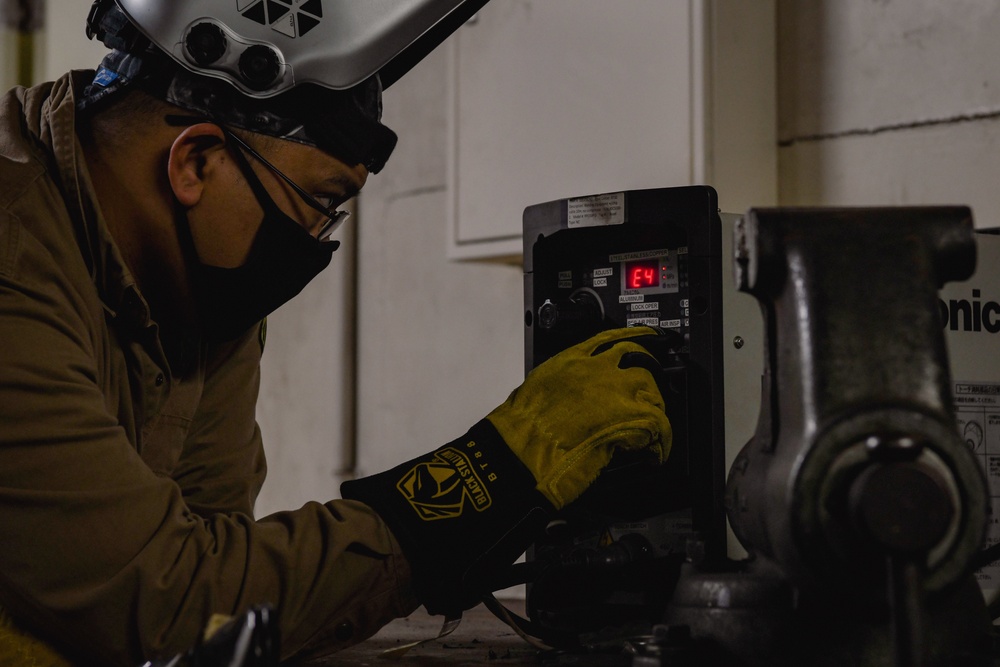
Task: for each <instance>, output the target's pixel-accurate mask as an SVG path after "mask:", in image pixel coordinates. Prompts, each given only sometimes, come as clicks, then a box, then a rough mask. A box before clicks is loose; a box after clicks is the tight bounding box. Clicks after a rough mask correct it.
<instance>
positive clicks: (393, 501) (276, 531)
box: [0, 0, 670, 665]
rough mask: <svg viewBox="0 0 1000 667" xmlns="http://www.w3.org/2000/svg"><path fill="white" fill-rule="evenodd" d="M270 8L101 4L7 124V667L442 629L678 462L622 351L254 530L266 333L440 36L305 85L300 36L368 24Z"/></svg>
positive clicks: (397, 42)
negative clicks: (596, 494) (563, 535)
mask: <svg viewBox="0 0 1000 667" xmlns="http://www.w3.org/2000/svg"><path fill="white" fill-rule="evenodd" d="M278 4H280V3H269V5H268V8H266V9H265V8H263V5H264V3H260V2H255V1H254V0H241V1H240V2H239V3H232V2H230V1H229V0H225V1H222V0H218V1H215V2H201V3H173V2H171V1H169V0H162V2H160V3H156V2H149V1H148V0H145V1H142V2H140V1H139V0H117V2H112V1H110V0H98V2H96V3H95V6H94V9H93V10H92V13H91V20H90V29H91V30H92V31H93V32H94V33H95V34H96V35H97V36H98V37H100V38H102V39H103V40H104V41H105V43H106V44H108V45H109V46H111V47H112V48H113V51H112V52H111V54H110V55H109V56H108V57H107V58H106V59H105V61H104V63H102V66H101V68H99V70H98V71H97V72H96V74H95V73H93V72H75V73H72V74H69V75H67V76H64V77H63V78H61V79H59V80H58V81H56V82H54V83H49V84H43V85H40V86H37V87H35V88H32V89H29V90H25V89H17V90H14V91H11V92H10V93H9V94H7V95H6V96H5V97H4V98H3V100H2V102H0V197H2V200H0V368H2V372H3V380H2V382H0V424H2V425H3V426H2V428H0V462H2V464H0V535H2V544H3V546H2V548H0V607H2V612H0V630H2V631H0V660H3V659H6V660H7V661H8V662H12V663H13V664H18V662H20V663H22V664H66V663H65V662H63V661H64V660H68V661H70V662H75V663H76V664H86V665H94V664H102V665H103V664H107V665H130V664H138V663H140V662H142V661H143V660H147V659H152V658H156V657H162V656H170V655H174V654H177V653H180V652H182V651H183V650H185V649H186V648H188V647H190V646H191V645H193V644H195V643H196V642H197V640H198V637H199V635H200V633H201V631H202V629H203V628H204V627H205V624H206V622H207V621H208V619H209V618H210V617H211V616H212V615H213V614H229V615H234V614H238V613H241V612H242V611H245V610H246V609H248V608H249V607H251V606H253V605H257V604H261V603H269V604H273V605H274V606H275V608H276V609H277V611H278V614H279V617H280V635H281V646H282V653H283V655H284V656H286V657H288V656H293V655H299V656H301V655H308V654H315V653H320V652H328V651H334V650H337V649H338V648H342V647H344V646H347V645H349V644H351V643H355V642H357V641H360V640H362V639H364V638H365V637H367V636H369V635H371V634H372V633H373V632H374V631H375V630H377V629H378V628H379V627H380V626H381V625H383V624H385V623H386V622H388V621H389V620H391V619H393V618H396V617H399V616H403V615H406V614H408V613H410V612H411V611H413V610H414V609H415V608H416V607H417V606H418V605H419V604H424V605H425V606H426V607H427V609H428V610H429V611H431V612H432V613H440V614H447V615H455V614H457V613H460V612H461V610H463V609H466V608H468V607H470V606H472V605H474V604H475V603H476V602H477V600H478V599H479V597H480V596H481V595H482V594H483V593H485V592H489V591H490V590H492V589H491V580H492V578H493V576H494V575H495V574H496V572H497V571H498V569H499V568H501V567H503V566H505V565H508V564H509V563H510V562H512V561H513V559H514V558H516V557H517V555H518V554H519V553H521V552H522V551H523V550H524V548H525V547H526V546H527V545H528V544H529V543H530V542H531V540H532V537H533V536H534V535H537V531H538V529H539V528H540V527H542V526H543V525H544V523H545V521H546V520H547V517H548V516H549V515H550V514H551V513H552V512H553V511H555V510H558V509H559V508H561V507H563V506H565V505H566V504H568V503H570V502H572V501H573V500H574V499H575V498H576V497H577V496H579V495H580V493H582V491H583V490H584V489H585V488H586V487H587V486H588V485H589V484H590V483H591V482H593V480H594V479H595V478H596V477H597V476H598V474H599V472H600V470H601V469H602V468H603V467H604V466H605V465H606V464H607V462H608V460H609V459H610V457H611V455H612V453H613V452H614V451H615V450H617V449H620V448H629V449H646V450H649V451H650V453H651V457H652V458H653V459H655V460H660V461H662V460H663V459H664V458H665V457H666V456H667V454H668V452H669V448H670V425H669V423H668V421H667V419H666V417H665V415H664V413H663V403H662V398H661V396H660V393H659V391H658V389H657V386H656V383H655V380H654V372H655V371H656V369H657V368H658V366H657V364H656V362H655V360H654V359H653V358H652V356H651V355H650V354H649V353H648V352H647V347H651V346H655V345H656V344H657V343H658V342H659V341H658V336H657V335H656V333H655V332H653V331H652V330H649V329H641V330H629V331H623V330H615V331H610V332H605V333H604V334H602V335H601V336H599V337H598V338H596V339H593V340H591V341H587V342H585V343H582V344H581V345H579V346H577V347H575V348H572V349H570V350H568V351H566V352H564V353H563V354H561V355H558V356H556V357H555V358H553V359H552V360H550V361H549V362H548V363H546V364H545V365H543V366H541V367H539V369H537V370H536V371H535V372H534V373H532V374H531V376H529V378H528V379H527V380H526V382H525V383H524V385H522V387H521V388H519V389H518V390H517V391H515V392H514V393H513V394H512V395H511V397H510V398H509V399H508V401H506V402H505V403H504V404H503V405H501V406H499V407H498V408H497V409H496V410H495V411H494V412H493V413H491V414H490V415H489V417H488V418H487V419H484V420H482V421H480V422H479V423H477V424H476V425H475V426H473V427H472V429H471V430H470V431H469V433H468V434H466V435H465V436H463V437H462V438H460V439H458V440H456V441H455V442H453V443H449V444H447V445H445V446H444V447H441V448H439V449H438V450H435V451H434V452H431V453H429V454H428V455H426V456H424V457H421V458H419V459H417V460H415V461H411V462H408V463H404V464H402V465H401V466H399V467H398V468H395V469H393V470H391V471H387V472H385V473H382V474H380V475H376V476H374V477H371V478H366V479H362V480H357V481H355V482H351V483H348V484H345V486H344V489H343V495H344V497H345V498H347V500H335V501H330V502H326V503H320V502H317V503H312V504H308V505H306V506H305V507H303V508H301V509H299V510H297V511H294V512H284V513H280V514H276V515H273V516H268V517H262V518H259V519H256V520H255V519H254V517H253V503H254V499H255V497H256V494H257V491H258V490H259V489H260V486H261V484H262V482H263V479H264V471H265V463H264V453H263V447H262V443H261V438H260V433H259V430H258V428H257V425H256V422H255V420H254V403H255V400H256V394H257V386H258V380H259V361H260V357H261V354H262V351H263V347H264V345H263V336H262V332H261V330H262V323H261V321H262V319H263V318H264V317H265V316H266V315H267V314H268V313H269V312H271V311H272V310H273V309H274V308H276V307H278V306H279V305H280V304H281V303H283V302H284V301H286V300H287V299H289V298H291V297H292V296H294V295H295V294H296V293H297V292H298V291H299V290H300V289H301V288H302V287H303V286H304V285H305V284H306V283H307V282H308V281H309V280H310V279H311V278H312V277H313V276H315V275H316V274H317V273H318V272H319V271H320V270H322V269H323V268H324V267H325V266H326V265H327V263H328V262H329V261H330V257H331V253H332V252H333V250H335V248H336V242H334V241H330V240H329V239H328V235H329V233H330V231H331V230H332V228H334V227H335V226H336V225H337V224H338V223H339V222H341V221H342V219H343V216H342V215H341V214H339V213H338V212H337V211H336V207H337V206H338V205H339V204H341V203H343V202H344V201H346V200H348V199H349V198H351V197H352V196H354V195H355V194H356V193H357V192H358V191H359V190H360V189H361V188H362V186H363V185H364V183H365V181H366V179H367V178H368V175H369V173H371V172H376V171H378V170H379V169H381V167H382V165H383V164H384V163H385V160H386V159H387V158H388V155H389V153H390V152H391V150H392V147H393V145H394V143H395V136H394V135H393V134H392V132H391V131H390V130H388V129H387V128H385V127H384V126H382V125H381V123H380V122H379V108H380V95H381V88H380V83H379V77H378V76H377V72H378V70H379V69H380V68H381V69H382V72H383V73H384V72H385V71H386V67H388V66H389V65H391V64H392V62H393V58H394V57H395V56H397V55H398V54H399V53H400V52H401V51H402V50H403V49H404V48H408V47H409V46H410V45H411V44H419V43H420V40H419V39H417V37H419V36H420V35H422V34H424V30H425V28H426V27H427V26H423V27H420V26H417V27H418V28H419V29H414V28H413V26H412V25H409V24H407V29H406V30H402V29H401V30H399V31H397V33H394V35H395V36H393V37H392V39H390V40H388V41H389V42H391V44H390V45H389V46H386V45H385V43H384V42H379V41H378V40H377V39H376V40H374V41H373V42H372V43H374V44H375V45H376V47H377V48H375V47H373V48H374V50H375V51H380V50H381V55H380V56H379V57H378V58H375V59H374V60H372V59H371V58H369V57H368V56H370V51H368V52H365V53H367V55H365V53H361V54H360V55H358V54H356V55H355V56H353V57H351V58H347V59H346V60H344V61H338V60H337V59H336V56H331V57H330V58H329V59H328V60H327V61H326V64H325V65H324V61H323V59H322V58H320V59H319V65H317V64H316V63H317V59H316V58H315V57H314V56H315V54H310V57H309V58H305V59H304V60H303V61H302V64H301V66H300V67H299V69H298V70H296V76H299V78H303V79H307V80H308V81H307V82H306V83H298V82H296V81H295V76H292V72H293V70H294V68H295V67H296V66H297V64H298V63H297V62H295V59H294V58H293V57H290V56H287V53H292V52H294V46H295V45H294V44H292V43H291V42H287V43H286V42H285V41H282V40H284V39H285V37H289V35H288V32H289V30H291V32H292V33H294V37H289V39H301V38H303V37H304V36H305V35H304V31H305V30H306V29H307V28H308V29H309V30H312V31H313V32H314V34H318V33H317V32H316V31H322V30H324V29H326V28H329V29H331V30H334V29H339V28H340V27H342V26H344V25H348V26H353V27H354V28H355V29H357V30H359V31H360V32H361V33H362V34H361V35H360V37H359V39H360V38H363V37H365V27H364V24H363V23H359V22H358V21H351V20H346V19H345V20H342V21H332V20H328V19H330V17H331V15H334V14H336V13H337V12H338V11H343V12H346V13H350V12H351V11H352V9H351V8H350V5H351V3H344V4H343V6H336V5H334V3H332V2H329V1H327V2H325V3H322V4H321V3H320V2H318V1H313V2H308V3H300V4H301V6H298V5H297V7H298V9H297V10H296V11H298V12H299V14H300V16H297V17H296V18H295V20H294V21H293V22H292V23H287V21H286V19H284V18H282V17H283V16H284V14H283V13H282V9H285V13H287V12H288V11H291V9H290V8H291V6H292V3H290V2H286V3H284V5H287V7H284V8H283V7H277V9H275V8H274V7H271V6H270V5H275V6H277V5H278ZM354 4H355V8H357V7H358V5H357V3H354ZM411 4H425V5H427V6H428V7H429V6H431V5H437V6H440V5H441V4H447V3H441V2H437V3H434V2H426V3H411ZM452 4H459V3H457V2H456V3H452ZM182 5H197V7H194V8H190V7H186V6H182ZM258 10H259V12H260V13H259V14H258V13H256V12H258ZM185 11H188V12H195V14H196V16H194V17H188V18H197V19H198V20H197V21H193V20H188V19H186V18H185V17H184V16H183V14H184V12H185ZM237 11H238V12H243V13H242V14H236V12H237ZM275 12H277V15H276V14H275ZM362 13H364V12H362ZM429 13H432V12H430V10H427V9H426V8H425V11H424V12H423V13H422V14H421V13H420V12H415V13H414V16H417V18H412V17H411V18H408V19H407V21H409V22H410V23H412V22H418V23H419V21H418V19H419V20H422V21H424V22H425V23H427V25H432V24H435V22H436V21H437V20H438V18H440V17H439V16H430V18H428V16H429ZM206 15H208V16H209V17H212V18H208V19H206V18H199V17H204V16H206ZM232 15H235V16H234V17H233V18H230V16H232ZM241 18H242V19H245V21H244V22H243V23H240V22H239V20H240V19H241ZM320 18H323V21H320V20H319V19H320ZM340 18H345V17H340ZM348 18H354V19H357V18H358V17H357V16H353V17H348ZM272 19H274V20H272ZM306 19H311V20H312V21H314V24H310V22H309V21H308V20H306ZM251 24H252V25H251ZM177 25H179V26H181V27H179V28H178V27H176V26H177ZM253 25H259V26H260V27H261V29H262V30H263V32H259V33H257V34H256V36H255V37H253V38H249V37H246V36H245V34H244V33H243V32H240V31H241V30H244V31H246V34H254V33H252V31H251V28H252V27H253ZM198 26H202V27H198ZM331 26H332V27H331ZM279 28H281V30H280V31H279V30H278V29H279ZM172 31H179V32H180V34H176V33H175V32H172ZM390 32H391V31H390ZM402 33H406V34H408V35H409V36H408V37H405V38H402V37H399V34H402ZM261 35H263V36H264V37H267V39H273V40H274V41H273V46H269V45H268V44H271V42H267V41H266V40H264V37H261ZM328 39H333V38H332V37H329V38H328ZM435 39H436V40H437V41H440V39H443V36H441V35H440V34H438V35H437V37H436V38H435ZM414 40H416V41H414ZM361 41H363V40H361ZM314 43H315V42H314ZM178 45H180V46H178ZM335 46H336V45H335ZM175 47H176V48H177V49H180V50H181V51H182V53H181V55H180V56H178V54H177V53H176V52H172V50H175ZM279 47H280V48H279ZM282 48H283V49H284V51H281V50H280V49H282ZM421 48H422V49H423V50H424V51H426V50H427V47H426V44H424V45H422V47H421ZM240 51H242V53H243V55H242V56H239V58H238V59H237V56H238V54H239V52H240ZM333 51H336V49H333ZM282 53H285V54H286V56H287V57H286V56H282ZM248 54H249V55H248ZM282 57H286V60H282ZM366 58H367V60H366ZM362 61H363V62H364V64H365V67H367V69H365V67H361V66H360V65H359V66H358V67H356V68H355V69H354V70H351V67H353V65H352V63H356V62H357V63H360V62H362ZM344 62H346V63H347V66H346V67H347V69H348V70H351V71H350V72H349V73H348V75H345V76H344V77H341V74H342V71H341V70H342V69H343V67H344ZM310 67H311V68H312V69H310ZM324 67H326V68H327V70H324ZM338 68H339V69H338ZM355 70H356V71H355ZM325 71H328V73H329V74H330V80H329V81H324V79H323V76H324V72H325ZM397 72H398V70H397ZM338 77H340V78H338ZM352 77H353V78H352ZM346 79H349V80H350V81H349V85H345V84H344V80H346ZM337 86H340V88H337Z"/></svg>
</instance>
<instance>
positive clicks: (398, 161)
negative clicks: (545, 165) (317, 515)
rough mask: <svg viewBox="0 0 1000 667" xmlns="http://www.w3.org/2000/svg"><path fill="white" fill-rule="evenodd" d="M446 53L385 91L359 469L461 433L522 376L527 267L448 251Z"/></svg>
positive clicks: (371, 238)
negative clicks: (387, 143) (390, 136)
mask: <svg viewBox="0 0 1000 667" xmlns="http://www.w3.org/2000/svg"><path fill="white" fill-rule="evenodd" d="M446 56H447V53H446V51H445V50H444V49H442V50H440V51H438V52H435V53H434V54H432V55H431V56H430V57H429V58H427V59H426V60H425V61H423V62H422V63H421V64H420V65H418V66H417V67H416V68H415V69H414V70H413V71H412V72H411V73H410V75H409V76H407V77H406V78H404V79H402V80H401V81H400V82H398V83H397V84H396V85H395V86H393V87H392V88H390V89H389V90H388V91H386V94H385V117H384V122H385V123H386V124H387V125H389V127H392V128H393V129H395V130H396V131H397V132H398V133H399V136H400V140H399V145H398V147H397V148H396V153H395V154H394V155H393V157H392V158H391V159H390V161H389V164H388V165H387V167H386V169H385V172H383V173H382V174H378V175H376V176H373V177H371V179H370V180H369V182H368V185H366V186H365V190H364V191H363V192H362V195H361V200H360V205H361V210H360V216H359V217H360V227H359V233H360V246H359V249H360V254H359V270H358V276H359V289H358V294H359V300H358V324H359V328H360V331H361V337H360V339H359V341H358V360H359V365H358V367H359V376H358V442H359V452H358V464H359V473H360V474H371V473H373V472H378V471H380V470H384V469H386V468H388V467H391V466H392V465H395V464H397V463H401V462H402V461H404V460H406V458H409V457H412V456H416V455H418V454H422V453H424V452H427V451H429V450H431V449H433V448H435V447H437V446H439V445H442V444H444V443H445V442H447V441H448V440H451V439H453V438H456V437H459V436H461V435H462V434H463V433H464V432H465V430H466V429H468V427H470V426H471V425H472V424H473V423H475V422H476V421H478V420H479V419H480V418H482V417H483V416H485V415H486V414H487V413H488V412H489V411H490V410H492V409H493V408H494V407H495V406H496V405H497V404H499V403H500V402H502V401H503V400H504V399H505V398H506V397H507V394H508V393H509V392H510V391H511V390H512V389H513V388H514V387H515V386H517V385H518V384H519V383H520V381H521V379H522V373H523V367H524V365H523V359H524V348H523V340H524V338H523V334H522V326H523V324H522V323H523V314H522V312H521V309H522V276H521V269H520V268H519V267H514V266H507V265H497V264H475V263H460V262H452V261H448V259H447V257H446V256H445V252H446V247H447V243H446V239H447V233H448V229H447V226H446V224H445V220H446V217H447V216H446V210H447V205H448V196H449V194H448V191H447V188H446V171H447V168H446V163H447V149H446V147H447V140H446V106H445V96H444V94H443V93H444V90H445V87H446V78H445V77H446V76H447V69H448V63H447V58H446Z"/></svg>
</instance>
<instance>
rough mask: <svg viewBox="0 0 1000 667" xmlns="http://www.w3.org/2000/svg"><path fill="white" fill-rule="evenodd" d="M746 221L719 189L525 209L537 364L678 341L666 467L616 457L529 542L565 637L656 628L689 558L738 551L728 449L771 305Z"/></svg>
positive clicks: (530, 331)
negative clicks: (633, 342)
mask: <svg viewBox="0 0 1000 667" xmlns="http://www.w3.org/2000/svg"><path fill="white" fill-rule="evenodd" d="M735 219H736V216H733V215H727V214H720V212H719V210H718V199H717V195H716V192H715V191H714V190H713V189H712V188H711V187H707V186H696V187H679V188H661V189H650V190H638V191H630V192H617V193H608V194H601V195H596V196H588V197H580V198H573V199H563V200H558V201H552V202H548V203H543V204H538V205H534V206H529V207H528V208H526V209H525V211H524V300H525V371H526V372H527V371H530V370H531V369H533V368H534V367H535V366H537V365H538V364H540V363H542V362H543V361H545V360H546V359H548V358H549V357H551V356H552V355H554V354H556V353H557V352H559V351H560V350H563V349H565V348H567V347H570V346H571V345H573V344H575V343H578V342H580V341H582V340H584V339H586V338H588V337H590V336H592V335H594V334H596V333H598V332H599V331H602V330H605V329H610V328H616V327H626V326H638V325H650V326H655V327H659V328H661V329H663V330H664V331H666V332H667V333H668V334H669V335H670V336H671V340H672V341H673V342H672V349H671V357H670V358H669V359H668V360H667V361H666V362H665V368H664V371H665V373H666V376H667V378H668V384H667V388H666V394H667V395H665V396H664V399H665V403H666V406H667V415H668V417H669V419H670V422H671V425H672V427H673V437H674V442H673V449H672V451H671V454H670V457H669V460H668V462H667V464H665V465H664V466H662V467H657V466H650V465H648V464H647V463H645V462H644V461H642V460H641V459H636V458H632V457H630V456H618V457H616V458H615V459H614V460H613V461H612V464H611V466H610V467H609V468H608V469H607V470H606V471H605V472H604V473H603V474H602V476H601V478H600V479H599V480H598V482H597V483H596V484H595V485H594V486H593V487H592V488H591V489H589V490H588V491H587V492H586V493H584V495H583V496H582V497H581V498H580V499H579V500H578V501H577V502H576V503H574V504H573V506H572V507H571V509H569V510H567V511H566V512H564V513H563V515H561V516H560V517H559V519H558V520H557V521H554V522H552V524H550V526H549V530H548V534H547V536H546V538H545V539H544V540H541V541H539V542H538V543H536V544H535V545H534V546H533V547H532V549H531V550H530V551H529V554H528V560H529V562H536V563H541V564H544V567H540V568H539V572H540V574H539V575H538V576H537V577H536V578H535V579H534V580H533V581H532V582H531V583H530V584H529V586H528V592H527V610H528V614H529V617H530V618H531V620H532V621H533V622H534V623H535V624H536V625H537V626H538V627H539V628H540V629H541V632H542V633H544V634H545V635H546V639H549V640H550V641H552V640H553V639H555V643H560V642H561V643H573V642H574V641H577V642H584V643H586V642H590V641H594V640H595V638H598V637H608V638H611V639H613V637H614V636H616V635H623V634H624V635H627V634H630V633H632V632H642V631H643V627H644V626H648V623H649V622H650V621H655V620H656V619H658V618H659V617H660V616H661V615H662V612H663V609H664V607H665V605H666V603H667V601H668V599H669V595H670V592H671V591H672V589H673V583H674V581H675V579H676V577H677V575H678V572H679V568H680V566H681V564H682V563H683V562H684V561H685V560H689V559H696V560H699V561H706V562H717V563H723V562H725V560H726V558H727V530H726V518H725V512H724V509H723V506H722V502H723V491H724V485H725V472H726V470H727V466H728V463H729V462H728V461H727V460H726V452H727V450H728V451H732V452H735V451H738V449H739V448H740V447H742V445H743V444H745V443H746V441H747V439H748V438H749V437H750V436H751V435H752V434H753V429H754V424H755V422H756V415H757V410H758V406H759V395H760V376H761V365H760V349H761V344H762V343H761V329H762V327H761V323H760V314H759V309H758V307H757V305H756V303H755V302H754V301H753V299H752V298H749V297H747V296H746V295H740V294H737V293H736V292H735V290H734V289H733V288H732V283H733V280H732V268H731V262H729V261H726V260H725V258H727V257H730V256H731V255H732V252H731V243H732V225H733V224H734V221H735ZM737 553H738V547H737ZM647 629H648V627H647Z"/></svg>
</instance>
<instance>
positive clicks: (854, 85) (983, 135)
mask: <svg viewBox="0 0 1000 667" xmlns="http://www.w3.org/2000/svg"><path fill="white" fill-rule="evenodd" d="M998 31H1000V4H998V3H996V2H994V1H993V0H949V1H948V2H941V1H940V0H809V1H807V2H802V1H801V0H779V2H778V35H779V47H778V51H779V56H778V63H777V67H778V82H779V84H778V86H779V116H778V127H779V142H780V144H779V145H780V151H779V174H780V178H779V183H780V200H781V202H782V203H783V204H925V203H926V204H935V203H960V204H969V205H971V206H972V207H973V211H974V214H975V215H976V220H977V225H979V226H997V225H1000V189H998V188H997V187H996V182H997V174H998V173H1000V151H998V150H997V148H998V143H1000V120H998V119H1000V80H998V79H997V76H996V71H997V70H996V63H997V62H1000V42H998V41H997V40H996V35H997V34H998Z"/></svg>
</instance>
